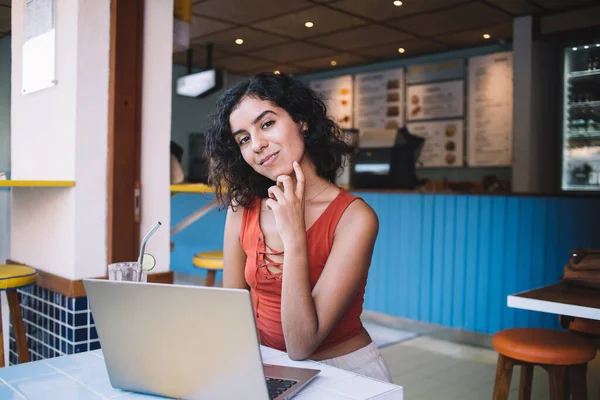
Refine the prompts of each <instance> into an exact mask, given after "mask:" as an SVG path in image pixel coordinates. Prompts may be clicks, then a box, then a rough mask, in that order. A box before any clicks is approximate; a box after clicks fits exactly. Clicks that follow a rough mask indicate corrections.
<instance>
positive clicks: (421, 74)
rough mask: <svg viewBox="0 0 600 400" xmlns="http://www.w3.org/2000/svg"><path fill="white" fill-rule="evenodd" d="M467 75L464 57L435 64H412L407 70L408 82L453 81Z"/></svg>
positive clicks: (411, 83) (410, 83) (408, 83)
mask: <svg viewBox="0 0 600 400" xmlns="http://www.w3.org/2000/svg"><path fill="white" fill-rule="evenodd" d="M464 76H465V62H464V60H463V59H462V58H457V59H455V60H448V61H442V62H439V63H434V64H425V65H412V66H409V67H408V68H407V70H406V84H407V85H413V84H416V83H427V82H432V81H436V82H437V81H453V80H456V79H463V78H464Z"/></svg>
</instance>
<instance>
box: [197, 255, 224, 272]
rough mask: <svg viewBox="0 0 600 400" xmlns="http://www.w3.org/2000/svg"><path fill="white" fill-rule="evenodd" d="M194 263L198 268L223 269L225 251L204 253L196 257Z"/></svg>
mask: <svg viewBox="0 0 600 400" xmlns="http://www.w3.org/2000/svg"><path fill="white" fill-rule="evenodd" d="M192 263H193V264H194V265H195V266H196V267H198V268H204V269H214V270H219V269H223V251H204V252H202V253H197V254H196V255H194V259H193V260H192Z"/></svg>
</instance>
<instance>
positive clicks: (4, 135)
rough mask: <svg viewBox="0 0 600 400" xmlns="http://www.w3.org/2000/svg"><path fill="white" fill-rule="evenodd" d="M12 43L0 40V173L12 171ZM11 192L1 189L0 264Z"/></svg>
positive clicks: (6, 237)
mask: <svg viewBox="0 0 600 400" xmlns="http://www.w3.org/2000/svg"><path fill="white" fill-rule="evenodd" d="M10 43H11V38H10V36H9V37H6V38H4V39H0V171H8V170H9V169H10V60H11V57H10ZM9 234H10V191H9V190H8V189H0V264H1V263H3V262H4V260H5V259H7V258H8V255H9V249H10V237H9Z"/></svg>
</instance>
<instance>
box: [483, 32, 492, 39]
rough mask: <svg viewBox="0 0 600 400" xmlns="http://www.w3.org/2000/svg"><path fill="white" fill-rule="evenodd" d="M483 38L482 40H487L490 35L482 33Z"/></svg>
mask: <svg viewBox="0 0 600 400" xmlns="http://www.w3.org/2000/svg"><path fill="white" fill-rule="evenodd" d="M483 38H484V39H489V38H491V36H490V34H489V33H484V34H483Z"/></svg>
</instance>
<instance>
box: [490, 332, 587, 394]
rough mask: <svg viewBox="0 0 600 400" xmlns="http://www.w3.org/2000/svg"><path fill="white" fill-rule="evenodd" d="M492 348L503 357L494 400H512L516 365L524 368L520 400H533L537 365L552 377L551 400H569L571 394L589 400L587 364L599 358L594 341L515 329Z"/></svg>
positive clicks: (500, 336) (499, 336)
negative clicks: (513, 376) (512, 379)
mask: <svg viewBox="0 0 600 400" xmlns="http://www.w3.org/2000/svg"><path fill="white" fill-rule="evenodd" d="M492 344H493V345H494V349H495V350H496V351H497V352H498V353H499V355H498V365H497V369H496V382H495V384H494V400H505V399H508V393H509V391H510V381H511V378H512V371H513V367H514V366H515V365H520V366H521V383H520V387H519V399H529V398H531V385H532V381H533V367H534V366H536V365H538V366H541V367H542V368H544V369H545V370H546V371H547V372H548V374H549V378H550V379H549V382H550V399H551V400H555V399H556V400H558V399H563V398H568V397H565V395H567V394H568V393H571V394H572V395H573V400H577V399H587V379H586V373H587V363H588V361H590V360H592V359H593V358H594V357H595V356H596V347H595V346H594V344H593V343H592V342H591V341H589V340H587V339H585V338H583V337H580V336H577V335H575V334H573V333H570V332H561V331H556V330H551V329H538V328H515V329H506V330H504V331H500V332H498V333H496V334H495V335H494V336H493V337H492ZM567 374H568V377H569V381H568V382H567V380H566V377H567Z"/></svg>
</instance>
